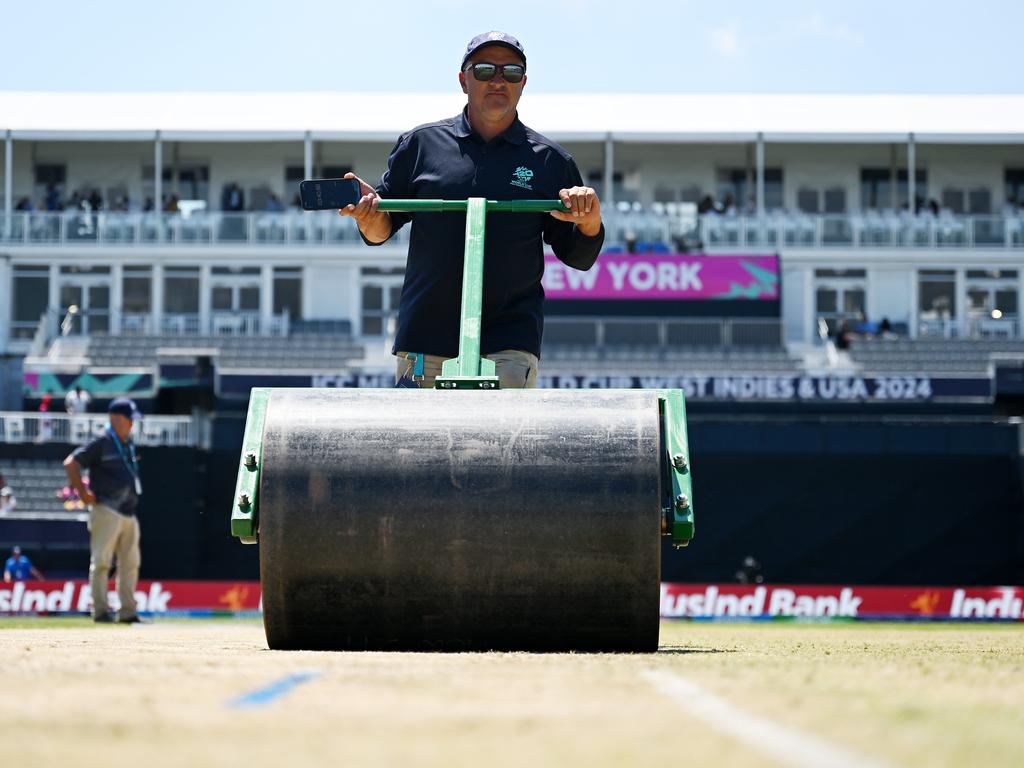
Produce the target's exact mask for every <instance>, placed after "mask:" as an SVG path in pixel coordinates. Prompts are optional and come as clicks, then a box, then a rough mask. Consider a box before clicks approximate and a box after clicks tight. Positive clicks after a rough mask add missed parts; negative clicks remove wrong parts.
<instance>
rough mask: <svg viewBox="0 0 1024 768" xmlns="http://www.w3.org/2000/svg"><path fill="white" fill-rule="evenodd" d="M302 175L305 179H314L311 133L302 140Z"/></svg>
mask: <svg viewBox="0 0 1024 768" xmlns="http://www.w3.org/2000/svg"><path fill="white" fill-rule="evenodd" d="M302 173H303V177H304V178H307V179H312V178H313V134H312V133H310V132H309V131H306V136H305V138H303V140H302Z"/></svg>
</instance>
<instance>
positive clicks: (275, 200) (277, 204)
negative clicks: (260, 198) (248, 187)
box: [267, 192, 284, 213]
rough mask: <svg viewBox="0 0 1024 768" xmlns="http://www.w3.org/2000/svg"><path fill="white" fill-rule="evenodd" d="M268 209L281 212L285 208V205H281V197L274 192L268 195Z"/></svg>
mask: <svg viewBox="0 0 1024 768" xmlns="http://www.w3.org/2000/svg"><path fill="white" fill-rule="evenodd" d="M267 210H268V211H272V212H273V213H280V212H281V211H283V210H284V206H283V205H281V198H279V197H278V196H277V195H275V194H274V193H273V192H271V193H270V196H269V197H267Z"/></svg>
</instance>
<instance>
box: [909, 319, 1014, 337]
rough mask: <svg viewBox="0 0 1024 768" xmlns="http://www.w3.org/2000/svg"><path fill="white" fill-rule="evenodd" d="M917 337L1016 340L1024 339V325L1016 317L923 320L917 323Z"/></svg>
mask: <svg viewBox="0 0 1024 768" xmlns="http://www.w3.org/2000/svg"><path fill="white" fill-rule="evenodd" d="M917 336H918V338H920V339H936V338H938V339H992V340H998V339H1010V340H1016V339H1022V338H1024V323H1022V322H1021V320H1020V318H1016V317H1001V318H998V319H996V318H991V317H969V318H967V319H966V320H956V319H951V318H941V319H936V320H932V319H923V318H922V319H920V320H918V321H917Z"/></svg>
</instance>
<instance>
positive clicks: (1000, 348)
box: [849, 339, 1024, 375]
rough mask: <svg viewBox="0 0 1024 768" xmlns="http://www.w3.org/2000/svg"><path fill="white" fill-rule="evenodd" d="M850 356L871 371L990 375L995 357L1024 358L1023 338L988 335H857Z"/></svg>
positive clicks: (865, 369) (852, 342) (851, 346)
mask: <svg viewBox="0 0 1024 768" xmlns="http://www.w3.org/2000/svg"><path fill="white" fill-rule="evenodd" d="M849 353H850V358H851V359H852V360H853V362H854V363H855V364H856V365H858V366H859V367H860V368H861V369H862V370H864V371H868V372H872V373H886V372H900V373H950V374H953V373H957V374H960V373H969V374H979V375H987V374H989V373H990V372H991V371H990V369H991V366H992V363H993V360H994V359H995V358H997V357H1001V356H1008V357H1011V358H1012V357H1017V358H1021V359H1024V341H1022V340H987V339H856V340H853V341H851V343H850V349H849Z"/></svg>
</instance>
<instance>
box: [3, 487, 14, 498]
mask: <svg viewBox="0 0 1024 768" xmlns="http://www.w3.org/2000/svg"><path fill="white" fill-rule="evenodd" d="M13 495H14V491H12V490H11V489H10V488H8V487H7V486H6V485H5V486H4V487H3V488H0V496H13Z"/></svg>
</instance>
